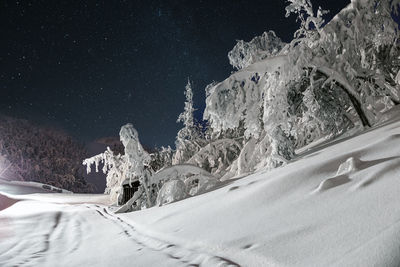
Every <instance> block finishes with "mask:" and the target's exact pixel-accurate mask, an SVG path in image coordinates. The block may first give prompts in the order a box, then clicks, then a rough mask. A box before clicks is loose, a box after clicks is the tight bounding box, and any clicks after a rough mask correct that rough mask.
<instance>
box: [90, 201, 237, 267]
mask: <svg viewBox="0 0 400 267" xmlns="http://www.w3.org/2000/svg"><path fill="white" fill-rule="evenodd" d="M87 208H89V209H93V210H95V211H96V213H97V214H99V216H101V217H102V218H104V219H106V220H110V221H112V222H113V223H114V224H116V225H117V226H118V227H120V228H121V230H122V232H121V233H122V234H124V235H125V236H126V237H127V238H129V239H130V240H132V241H133V242H135V243H136V244H137V245H139V246H140V247H141V248H147V249H151V250H153V251H155V252H159V253H164V254H165V255H167V256H168V257H169V258H171V259H174V260H176V261H178V262H179V264H180V265H183V266H237V267H239V266H240V265H239V264H237V263H236V262H234V261H232V260H230V259H227V258H225V257H221V256H217V255H212V254H209V253H205V252H201V251H197V250H194V249H189V248H185V247H183V246H180V245H178V244H172V243H170V242H167V241H164V240H161V239H158V238H156V237H151V236H149V235H146V234H143V233H141V232H140V231H138V230H137V229H136V228H135V227H134V226H132V225H131V224H129V223H128V222H126V221H124V220H123V219H121V218H120V217H119V216H117V215H115V214H112V213H109V212H108V211H107V210H106V208H102V207H100V206H98V205H87Z"/></svg>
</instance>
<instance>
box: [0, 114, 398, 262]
mask: <svg viewBox="0 0 400 267" xmlns="http://www.w3.org/2000/svg"><path fill="white" fill-rule="evenodd" d="M392 115H394V118H395V119H394V120H392V121H389V122H386V123H385V124H384V125H383V126H378V127H376V128H375V129H371V130H369V131H367V132H364V133H362V134H360V135H358V136H356V137H353V138H347V139H344V140H340V141H336V142H333V143H331V144H330V145H323V144H320V145H319V146H318V147H315V148H314V149H312V150H311V151H309V152H307V153H306V154H304V155H302V156H299V157H298V158H297V159H296V160H295V161H294V162H292V163H290V164H288V165H286V166H284V167H281V168H277V169H275V170H273V171H269V172H266V171H261V172H258V173H255V174H253V175H250V176H247V177H244V178H241V179H237V180H235V181H232V183H231V184H228V185H227V186H224V187H222V188H220V189H217V190H215V191H212V192H209V193H205V194H202V195H199V196H195V197H192V198H189V199H186V200H183V201H179V202H176V203H172V204H170V205H167V206H163V207H154V208H151V209H147V210H142V211H138V212H133V213H128V214H122V215H121V214H119V215H115V214H113V213H112V210H110V209H109V208H107V207H106V206H102V205H100V204H99V205H94V204H80V205H70V204H67V203H68V202H77V200H79V199H80V196H79V195H75V194H70V195H65V197H64V199H63V202H64V203H65V204H55V203H53V204H51V203H48V202H49V201H51V199H52V198H49V197H46V194H35V198H36V199H37V200H40V199H41V197H43V198H42V200H43V201H29V200H26V201H19V202H17V203H16V204H14V205H12V206H11V207H9V208H7V209H5V210H3V211H1V212H0V220H1V221H2V224H1V226H0V227H1V228H0V236H1V238H2V242H1V243H0V265H1V266H16V265H17V266H21V265H23V266H77V265H81V266H93V265H96V266H126V265H128V264H130V265H134V266H188V265H190V264H192V265H201V266H217V265H219V266H239V265H240V266H398V265H399V264H400V249H399V248H400V241H399V234H400V227H399V225H398V221H399V219H400V206H399V205H398V203H399V201H400V183H399V173H400V151H399V149H398V147H399V146H398V144H399V142H400V139H399V136H400V120H399V119H398V118H399V115H400V114H399V113H393V114H392ZM60 195H62V194H60ZM8 196H9V197H13V196H12V195H8ZM14 197H15V196H14ZM44 197H46V199H45V198H44ZM17 198H20V199H21V198H22V199H23V198H27V197H26V196H25V197H24V196H22V195H20V196H18V197H17ZM51 202H60V201H59V200H58V201H51Z"/></svg>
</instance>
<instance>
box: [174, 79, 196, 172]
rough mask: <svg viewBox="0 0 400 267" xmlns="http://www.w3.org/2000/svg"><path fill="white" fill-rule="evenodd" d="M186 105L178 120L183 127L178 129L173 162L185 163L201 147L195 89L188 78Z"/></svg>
mask: <svg viewBox="0 0 400 267" xmlns="http://www.w3.org/2000/svg"><path fill="white" fill-rule="evenodd" d="M185 97H186V101H185V107H184V110H183V112H182V113H181V114H179V116H178V120H177V122H182V123H183V128H182V129H180V130H179V131H178V134H177V136H176V142H175V146H176V151H175V154H174V157H173V159H172V164H179V163H184V162H186V161H187V160H188V159H190V158H191V157H192V156H193V155H194V154H195V153H196V152H197V151H198V150H199V149H200V148H201V144H199V140H200V130H199V127H198V125H197V124H196V123H195V121H194V117H193V112H194V111H195V109H194V107H193V91H192V83H191V82H190V80H189V79H188V82H187V84H186V87H185Z"/></svg>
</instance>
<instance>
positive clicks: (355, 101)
mask: <svg viewBox="0 0 400 267" xmlns="http://www.w3.org/2000/svg"><path fill="white" fill-rule="evenodd" d="M316 72H317V73H318V74H320V75H322V76H324V77H326V78H327V79H329V76H328V75H327V74H326V73H324V72H322V71H320V70H318V69H317V71H316ZM333 81H334V82H335V83H336V85H337V86H339V87H340V88H341V89H342V90H343V91H344V92H345V93H346V95H347V96H348V97H349V99H350V101H351V103H352V104H353V107H354V109H355V110H356V112H357V115H358V117H359V118H360V120H361V123H362V125H363V126H364V127H365V126H367V127H371V123H370V122H369V120H368V118H367V115H366V114H365V112H364V110H363V107H362V104H361V103H360V101H359V100H358V99H357V98H356V97H355V96H354V95H352V94H351V93H350V92H349V90H347V88H346V86H344V85H343V84H341V83H340V82H338V81H337V80H333Z"/></svg>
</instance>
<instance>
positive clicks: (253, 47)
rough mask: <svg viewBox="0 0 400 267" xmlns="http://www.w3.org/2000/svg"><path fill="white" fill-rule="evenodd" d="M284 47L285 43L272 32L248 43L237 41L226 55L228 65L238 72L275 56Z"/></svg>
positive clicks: (265, 33)
mask: <svg viewBox="0 0 400 267" xmlns="http://www.w3.org/2000/svg"><path fill="white" fill-rule="evenodd" d="M284 46H285V43H284V42H282V41H281V39H280V38H279V37H277V36H276V34H275V32H274V31H268V32H264V33H263V34H262V35H261V36H256V37H254V38H253V39H252V40H251V41H250V42H245V41H243V40H240V41H237V44H236V45H235V46H234V47H233V49H232V50H231V51H230V52H229V53H228V58H229V63H230V64H231V65H232V66H233V67H234V68H236V69H238V70H240V69H243V68H246V67H247V66H249V65H251V64H253V63H254V62H257V61H260V60H263V59H265V58H268V57H271V56H274V55H277V54H278V53H279V52H280V51H281V50H282V48H283V47H284Z"/></svg>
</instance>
